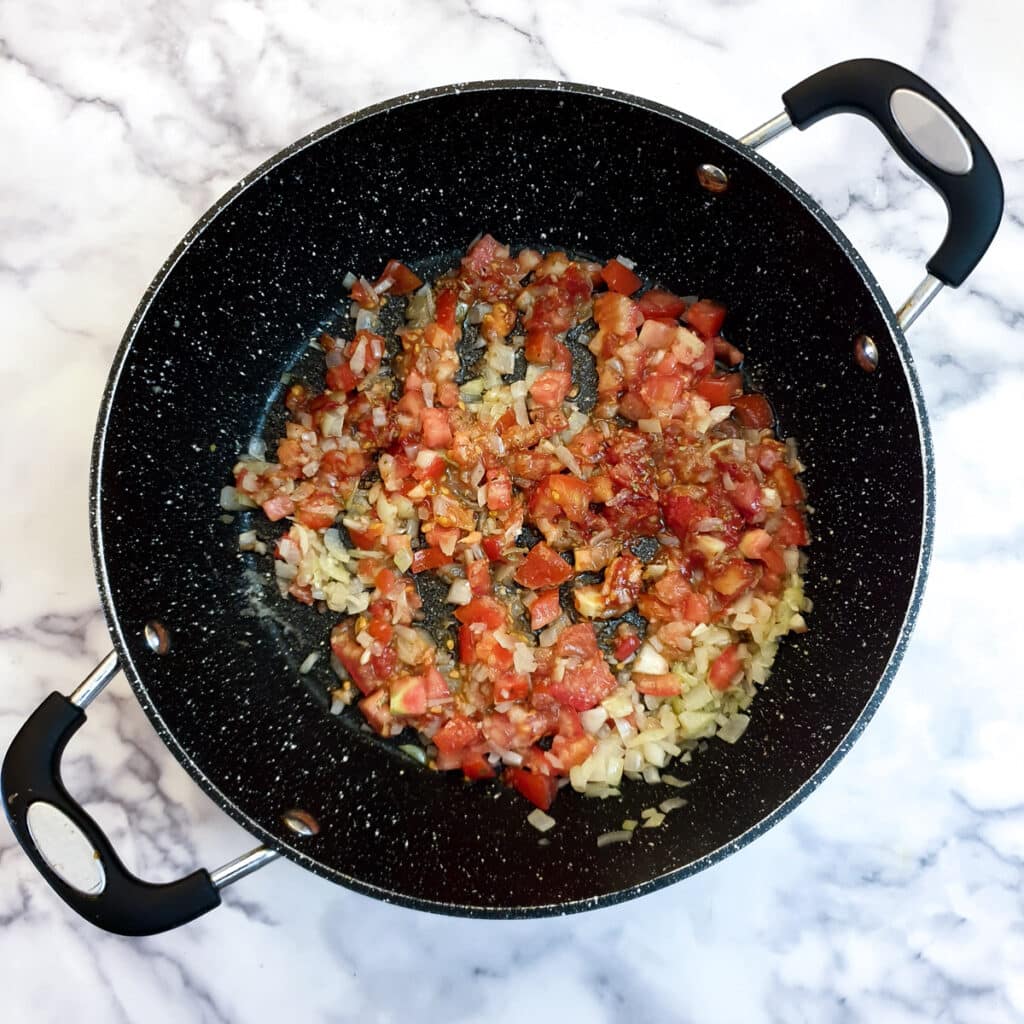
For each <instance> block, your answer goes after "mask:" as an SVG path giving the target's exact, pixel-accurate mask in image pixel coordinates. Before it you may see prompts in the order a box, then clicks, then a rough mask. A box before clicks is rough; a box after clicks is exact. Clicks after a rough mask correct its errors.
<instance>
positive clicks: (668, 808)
mask: <svg viewBox="0 0 1024 1024" xmlns="http://www.w3.org/2000/svg"><path fill="white" fill-rule="evenodd" d="M661 781H662V782H664V781H665V776H664V775H663V776H662V777H661ZM685 806H686V801H685V800H684V799H683V798H682V797H681V796H670V797H669V798H668V799H667V800H662V801H661V803H660V804H658V810H659V811H661V812H662V814H669V813H671V812H672V811H677V810H679V808H680V807H685Z"/></svg>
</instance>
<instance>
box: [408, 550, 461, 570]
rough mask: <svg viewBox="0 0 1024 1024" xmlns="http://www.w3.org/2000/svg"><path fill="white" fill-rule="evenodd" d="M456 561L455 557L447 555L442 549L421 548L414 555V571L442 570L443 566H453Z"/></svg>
mask: <svg viewBox="0 0 1024 1024" xmlns="http://www.w3.org/2000/svg"><path fill="white" fill-rule="evenodd" d="M454 561H455V557H454V556H453V555H446V554H445V553H444V552H443V551H442V550H441V549H440V548H420V549H419V550H418V551H414V552H413V553H412V566H411V568H412V571H413V572H414V573H420V572H426V571H427V570H429V569H440V568H441V566H442V565H451V564H452V562H454Z"/></svg>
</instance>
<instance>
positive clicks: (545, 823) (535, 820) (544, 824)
mask: <svg viewBox="0 0 1024 1024" xmlns="http://www.w3.org/2000/svg"><path fill="white" fill-rule="evenodd" d="M526 820H527V821H528V822H529V823H530V824H531V825H532V826H533V827H534V828H535V829H536V830H537V831H538V832H548V831H550V830H551V829H553V828H554V827H555V819H554V818H552V817H551V815H550V814H545V813H544V812H543V811H542V810H541V809H540V808H539V807H535V808H534V809H533V810H532V811H530V813H529V814H528V815H527V816H526Z"/></svg>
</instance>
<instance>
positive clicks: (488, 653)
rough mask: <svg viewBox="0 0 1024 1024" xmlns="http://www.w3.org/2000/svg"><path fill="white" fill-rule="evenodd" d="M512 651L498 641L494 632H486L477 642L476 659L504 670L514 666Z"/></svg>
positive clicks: (491, 666) (490, 666) (501, 670)
mask: <svg viewBox="0 0 1024 1024" xmlns="http://www.w3.org/2000/svg"><path fill="white" fill-rule="evenodd" d="M512 657H513V656H512V652H511V651H510V650H509V649H508V648H507V647H504V646H502V645H501V644H500V643H498V638H497V637H496V636H495V635H494V634H493V633H484V634H482V635H481V637H480V639H479V640H477V642H476V660H477V661H479V662H480V663H481V664H482V665H486V666H488V668H492V669H496V670H497V671H499V672H504V671H505V670H507V669H510V668H511V667H512Z"/></svg>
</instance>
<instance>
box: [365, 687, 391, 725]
mask: <svg viewBox="0 0 1024 1024" xmlns="http://www.w3.org/2000/svg"><path fill="white" fill-rule="evenodd" d="M359 710H360V711H361V712H362V713H363V718H365V719H366V721H367V722H368V723H369V724H370V727H371V728H372V729H373V730H374V732H377V733H380V735H381V736H390V735H391V723H392V721H393V719H392V717H391V708H390V702H389V700H388V691H387V690H377V691H376V692H374V693H371V694H369V695H368V696H366V697H364V698H363V699H362V700H361V701H360V702H359Z"/></svg>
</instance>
